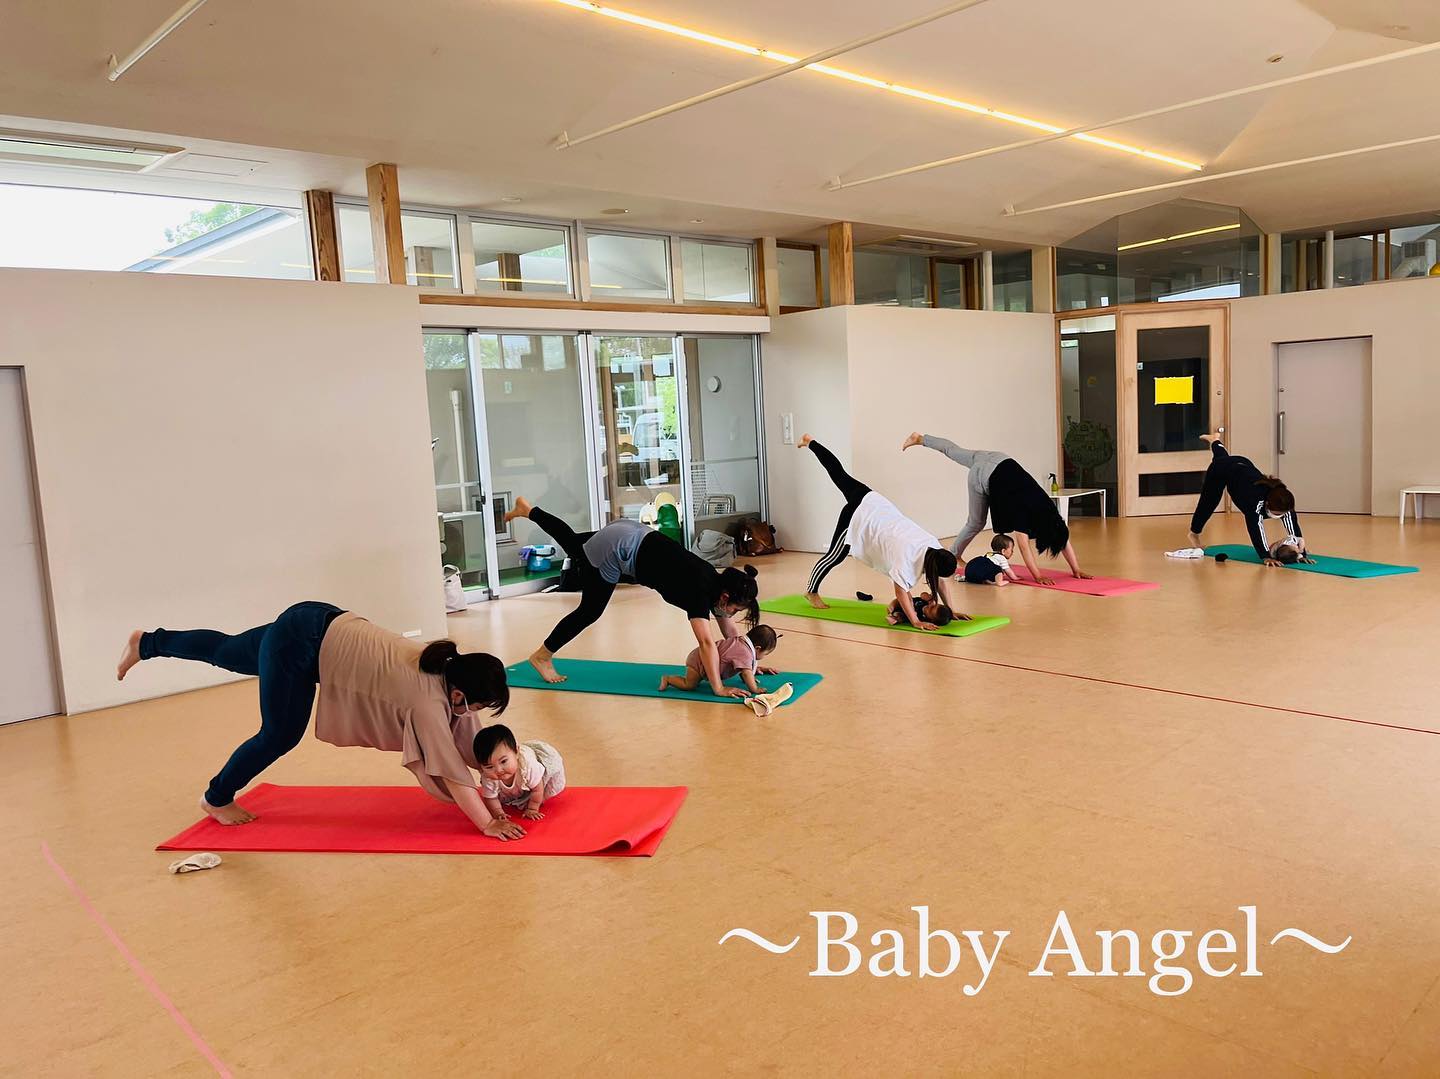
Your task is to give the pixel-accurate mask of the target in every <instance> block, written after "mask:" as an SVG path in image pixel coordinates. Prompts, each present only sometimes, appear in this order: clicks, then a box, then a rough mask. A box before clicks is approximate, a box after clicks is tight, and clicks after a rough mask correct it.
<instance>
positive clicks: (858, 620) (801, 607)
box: [760, 592, 1010, 637]
mask: <svg viewBox="0 0 1440 1079" xmlns="http://www.w3.org/2000/svg"><path fill="white" fill-rule="evenodd" d="M825 602H826V603H828V604H830V606H829V608H828V609H826V610H823V611H817V610H816V609H815V608H814V607H812V606H810V604H809V603H807V602H806V600H805V597H804V596H802V595H800V594H799V593H798V592H797V593H795V594H794V595H790V596H776V597H775V598H774V599H767V600H765V601H764V602H762V603H761V604H760V609H761V610H762V611H768V612H769V613H770V614H788V615H792V616H794V617H795V618H819V619H821V620H823V621H826V622H847V623H849V624H850V625H852V626H875V627H877V628H879V629H898V630H902V631H904V632H905V633H925V634H927V635H929V636H934V635H938V636H941V637H969V636H970V635H971V634H974V633H984V632H985V631H986V630H987V629H998V628H999V627H1000V626H1008V625H1009V624H1010V619H1008V618H1005V617H1003V616H1000V615H977V616H976V617H974V618H972V619H970V621H968V622H962V621H960V620H959V619H958V618H957V619H956V620H955V621H953V622H951V623H950V624H949V625H948V626H941V627H940V628H939V629H933V630H920V629H916V628H915V627H914V626H892V625H890V623H888V622H886V621H885V608H886V605H885V604H883V603H866V602H864V601H863V600H858V599H830V598H829V597H828V596H827V597H826V599H825Z"/></svg>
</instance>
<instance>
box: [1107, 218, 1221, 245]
mask: <svg viewBox="0 0 1440 1079" xmlns="http://www.w3.org/2000/svg"><path fill="white" fill-rule="evenodd" d="M1239 227H1240V222H1238V221H1236V222H1235V223H1234V224H1231V225H1215V226H1213V227H1212V228H1208V229H1196V230H1195V231H1194V232H1177V233H1176V234H1175V235H1174V236H1157V237H1155V239H1153V240H1141V241H1140V242H1139V243H1135V244H1121V245H1120V246H1119V247H1117V248H1116V249H1115V250H1116V251H1134V250H1135V249H1136V248H1137V247H1154V246H1155V245H1156V244H1168V243H1169V242H1170V241H1171V240H1189V239H1191V238H1193V237H1195V236H1209V235H1210V234H1211V233H1212V232H1230V231H1231V230H1232V229H1238V228H1239Z"/></svg>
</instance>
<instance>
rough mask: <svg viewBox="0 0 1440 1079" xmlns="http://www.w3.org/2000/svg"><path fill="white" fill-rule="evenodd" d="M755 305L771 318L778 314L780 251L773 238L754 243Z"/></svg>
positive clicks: (766, 237) (767, 237) (762, 238)
mask: <svg viewBox="0 0 1440 1079" xmlns="http://www.w3.org/2000/svg"><path fill="white" fill-rule="evenodd" d="M755 303H756V305H757V306H759V307H763V308H764V309H765V313H766V314H767V315H769V316H770V317H771V318H774V317H775V316H777V315H778V314H780V249H779V248H778V247H777V246H776V243H775V237H773V236H764V237H761V238H760V239H759V240H757V241H755Z"/></svg>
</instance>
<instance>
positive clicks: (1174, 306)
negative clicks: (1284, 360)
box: [1055, 300, 1230, 517]
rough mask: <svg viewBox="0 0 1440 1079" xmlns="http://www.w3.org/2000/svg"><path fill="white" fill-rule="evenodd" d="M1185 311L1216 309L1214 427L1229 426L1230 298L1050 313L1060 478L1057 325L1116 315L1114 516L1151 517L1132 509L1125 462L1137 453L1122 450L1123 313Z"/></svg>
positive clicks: (1125, 429) (1061, 390)
mask: <svg viewBox="0 0 1440 1079" xmlns="http://www.w3.org/2000/svg"><path fill="white" fill-rule="evenodd" d="M1187 311H1191V312H1193V311H1218V312H1219V313H1220V334H1219V336H1220V341H1219V344H1220V345H1221V346H1222V347H1223V356H1224V372H1225V374H1224V377H1223V379H1221V382H1222V386H1221V389H1222V391H1223V402H1224V403H1223V405H1222V406H1221V413H1220V419H1221V423H1219V424H1214V425H1213V426H1222V427H1225V428H1226V429H1227V430H1228V429H1229V427H1230V301H1229V300H1196V301H1193V302H1176V303H1166V304H1160V303H1131V304H1112V305H1110V306H1108V307H1085V308H1079V309H1076V310H1073V311H1056V312H1055V464H1056V468H1057V469H1059V473H1058V474H1059V475H1060V476H1062V477H1063V476H1064V469H1065V431H1064V423H1065V381H1064V372H1063V371H1062V369H1061V365H1060V356H1061V353H1060V341H1061V334H1060V324H1061V323H1062V322H1065V321H1068V320H1070V319H1076V318H1097V317H1100V316H1104V315H1114V316H1115V393H1116V401H1115V428H1116V430H1115V452H1116V458H1117V467H1116V469H1115V472H1116V485H1117V490H1116V498H1115V506H1116V515H1117V516H1119V517H1134V516H1152V514H1138V513H1135V512H1133V502H1134V500H1135V499H1136V498H1138V497H1139V495H1138V492H1136V491H1132V490H1131V487H1132V484H1131V481H1130V473H1131V468H1130V466H1129V457H1130V456H1135V457H1137V458H1138V456H1139V454H1138V453H1135V454H1133V455H1131V454H1129V453H1128V452H1127V451H1128V447H1129V442H1128V436H1129V433H1130V426H1131V423H1132V421H1131V420H1130V418H1129V415H1128V411H1127V409H1126V407H1125V406H1126V403H1127V396H1126V390H1125V387H1126V374H1127V371H1126V357H1127V355H1128V350H1127V349H1126V348H1125V347H1124V342H1125V321H1126V317H1127V316H1135V315H1155V314H1162V313H1164V314H1169V313H1179V312H1187ZM1215 345H1216V342H1215V341H1213V340H1212V342H1211V358H1212V360H1213V358H1214V356H1215V354H1216V352H1217V350H1216V348H1215ZM1133 365H1134V360H1133V358H1132V359H1130V367H1129V372H1128V373H1129V374H1130V376H1131V379H1130V381H1131V382H1132V383H1133V381H1134V378H1133V376H1134V371H1135V368H1134V366H1133ZM1211 388H1212V389H1213V388H1214V385H1213V383H1212V386H1211ZM1211 415H1212V419H1213V417H1214V412H1213V409H1212V413H1211ZM1187 452H1188V451H1187ZM1158 456H1160V455H1153V454H1147V457H1149V458H1151V459H1155V458H1157V457H1158ZM1164 456H1167V457H1168V456H1171V455H1164ZM1176 456H1177V457H1178V456H1179V455H1176ZM1156 463H1162V464H1163V463H1164V462H1163V461H1158V460H1157V462H1156ZM1176 463H1180V464H1183V463H1184V461H1183V459H1182V460H1180V461H1177V462H1176ZM1173 497H1174V498H1176V499H1181V498H1184V499H1190V500H1192V502H1193V499H1194V498H1195V497H1197V496H1192V495H1175V496H1173ZM1226 507H1227V508H1228V500H1226ZM1167 512H1172V511H1167ZM1173 512H1175V513H1187V512H1189V509H1188V508H1186V509H1175V510H1173ZM1155 516H1158V514H1156V515H1155Z"/></svg>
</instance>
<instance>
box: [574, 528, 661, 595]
mask: <svg viewBox="0 0 1440 1079" xmlns="http://www.w3.org/2000/svg"><path fill="white" fill-rule="evenodd" d="M650 531H651V529H650V526H649V525H643V524H641V523H640V522H639V521H629V520H620V521H612V522H611V523H610V524H608V525H606V526H605V527H604V528H602V529H600V531H598V532H596V533H595V535H593V536H591V537H590V538H589V539H588V540H586V541H585V546H584V548H583V549H584V551H585V559H586V561H588V562H589V563H590V564H591V565H592V566H594V567H595V569H596V570H598V571H599V573H600V576H601V577H602V578H603V579H604V580H606V581H608V582H609V583H610V584H619V583H620V578H621V577H622V576H624V577H631V578H633V577H634V576H635V554H636V552H638V551H639V550H640V541H641V540H643V539H644V538H645V537H646V536H648V535H649V534H650Z"/></svg>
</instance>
